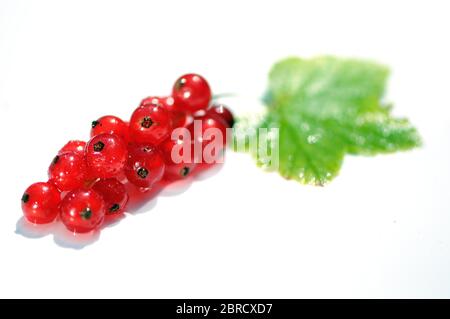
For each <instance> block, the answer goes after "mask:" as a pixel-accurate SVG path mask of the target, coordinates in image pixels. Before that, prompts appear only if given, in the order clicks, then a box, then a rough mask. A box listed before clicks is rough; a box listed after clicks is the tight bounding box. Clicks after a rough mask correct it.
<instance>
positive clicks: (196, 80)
mask: <svg viewBox="0 0 450 319" xmlns="http://www.w3.org/2000/svg"><path fill="white" fill-rule="evenodd" d="M172 96H173V98H174V100H175V104H176V105H177V107H180V108H181V109H182V110H185V111H189V112H192V113H194V112H196V111H199V110H206V109H207V108H208V104H209V101H210V100H211V89H210V88H209V84H208V82H207V81H206V80H205V79H204V78H203V77H202V76H200V75H198V74H185V75H183V76H181V77H180V78H178V80H177V81H176V82H175V84H174V86H173V89H172Z"/></svg>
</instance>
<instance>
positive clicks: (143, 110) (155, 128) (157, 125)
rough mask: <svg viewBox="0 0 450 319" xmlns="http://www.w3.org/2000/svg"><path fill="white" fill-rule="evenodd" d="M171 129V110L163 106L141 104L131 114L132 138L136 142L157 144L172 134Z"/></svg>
mask: <svg viewBox="0 0 450 319" xmlns="http://www.w3.org/2000/svg"><path fill="white" fill-rule="evenodd" d="M170 129H171V119H170V115H169V112H168V111H166V110H165V109H164V108H163V107H162V106H159V105H153V104H147V105H143V106H139V107H138V108H137V109H136V110H135V111H134V112H133V114H132V115H131V119H130V139H131V140H132V141H133V142H135V143H144V144H153V145H157V144H159V143H161V142H162V141H163V140H164V139H165V138H166V137H167V136H168V135H169V134H170Z"/></svg>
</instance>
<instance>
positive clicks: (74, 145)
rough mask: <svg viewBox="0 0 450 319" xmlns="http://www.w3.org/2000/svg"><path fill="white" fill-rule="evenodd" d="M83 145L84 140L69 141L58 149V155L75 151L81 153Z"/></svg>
mask: <svg viewBox="0 0 450 319" xmlns="http://www.w3.org/2000/svg"><path fill="white" fill-rule="evenodd" d="M85 147H86V142H85V141H77V140H73V141H69V142H67V144H66V145H64V146H63V147H62V148H61V149H60V150H59V152H58V155H61V154H63V153H66V152H75V153H78V154H81V155H83V154H84V148H85Z"/></svg>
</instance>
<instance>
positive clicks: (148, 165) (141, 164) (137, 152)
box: [125, 144, 164, 188]
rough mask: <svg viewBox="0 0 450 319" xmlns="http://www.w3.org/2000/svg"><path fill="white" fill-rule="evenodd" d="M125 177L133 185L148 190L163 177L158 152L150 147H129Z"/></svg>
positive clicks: (160, 157)
mask: <svg viewBox="0 0 450 319" xmlns="http://www.w3.org/2000/svg"><path fill="white" fill-rule="evenodd" d="M125 175H126V177H127V179H128V181H130V183H132V184H133V185H136V186H138V187H143V188H150V187H151V186H152V185H153V184H154V183H156V182H158V181H160V180H161V178H162V177H163V175H164V161H163V159H162V156H161V154H160V152H159V151H158V150H157V149H156V148H155V147H153V146H150V145H143V144H138V145H131V146H130V147H129V149H128V160H127V163H126V165H125Z"/></svg>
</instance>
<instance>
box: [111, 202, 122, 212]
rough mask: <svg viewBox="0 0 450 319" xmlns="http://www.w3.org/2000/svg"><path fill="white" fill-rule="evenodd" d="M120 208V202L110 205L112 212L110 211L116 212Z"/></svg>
mask: <svg viewBox="0 0 450 319" xmlns="http://www.w3.org/2000/svg"><path fill="white" fill-rule="evenodd" d="M119 209H120V205H119V204H113V205H112V206H111V207H110V209H109V212H110V213H114V212H117V211H118V210H119Z"/></svg>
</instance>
